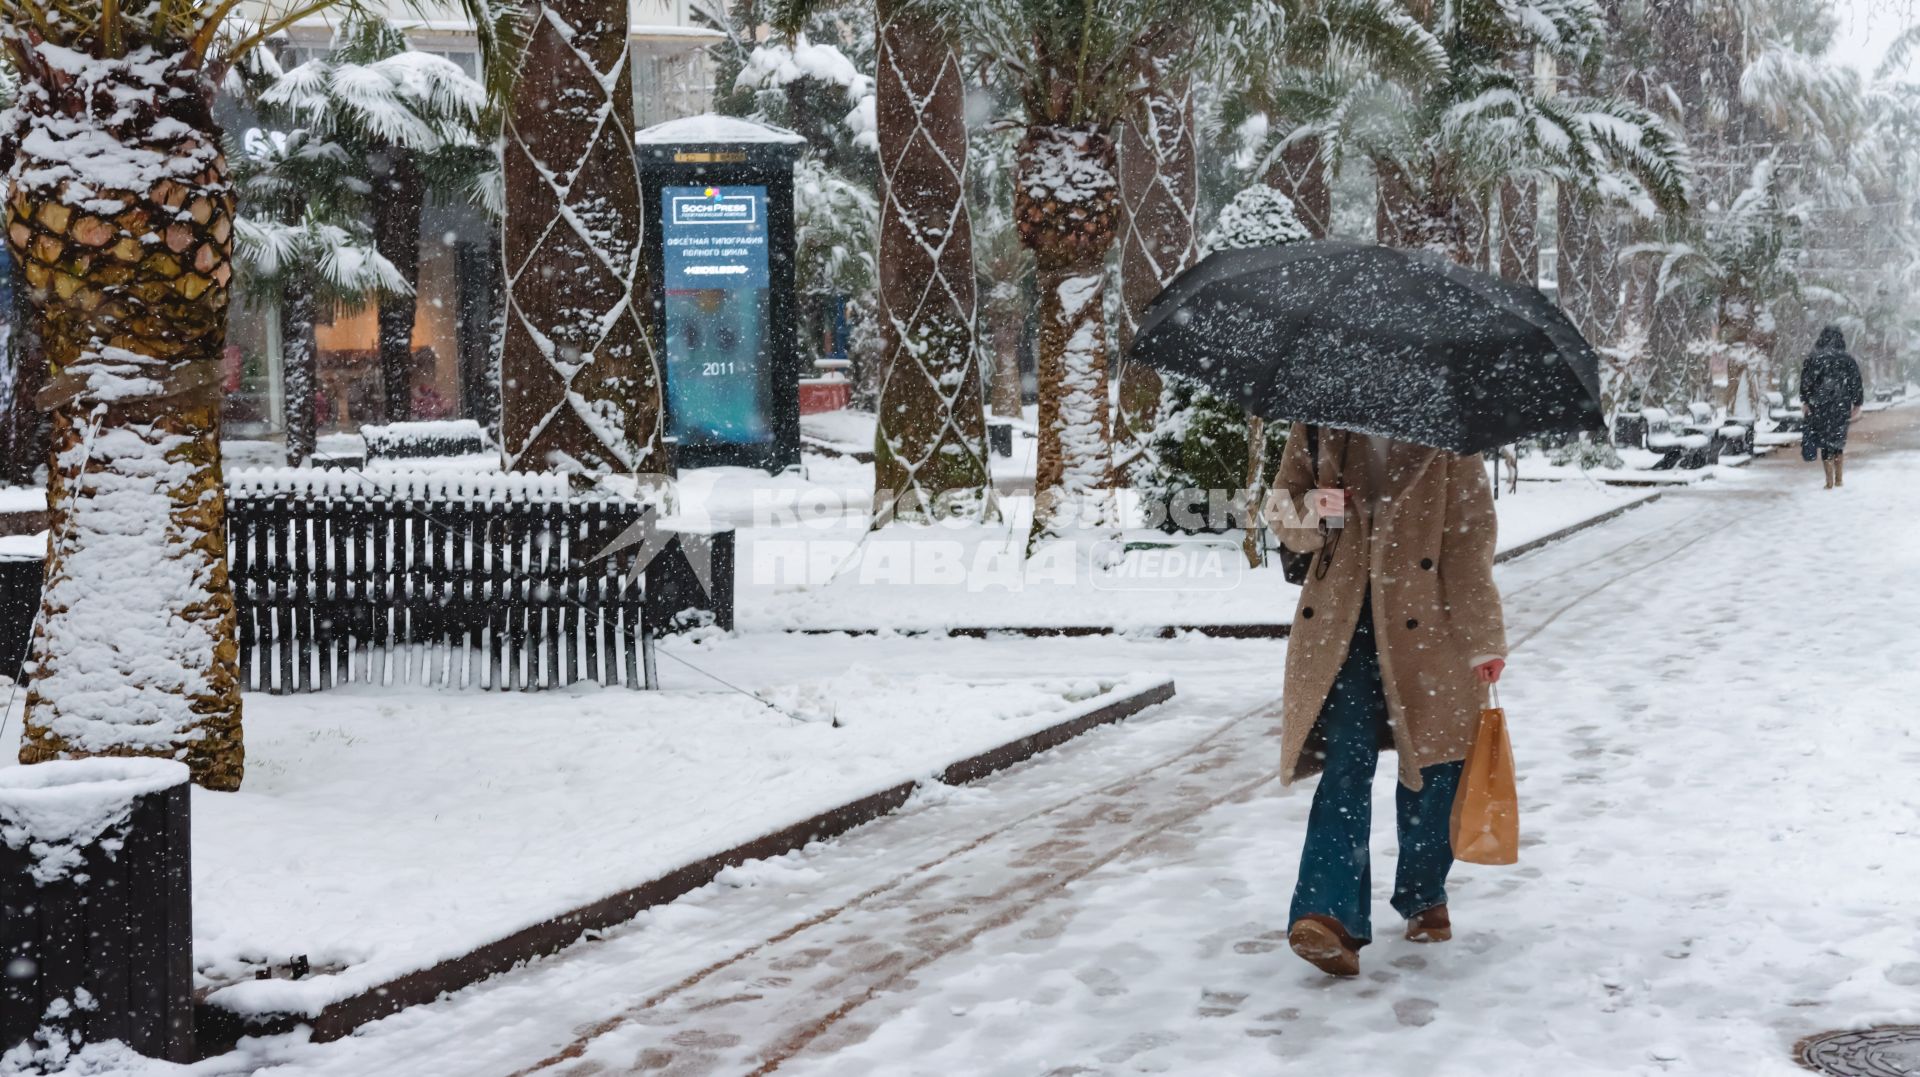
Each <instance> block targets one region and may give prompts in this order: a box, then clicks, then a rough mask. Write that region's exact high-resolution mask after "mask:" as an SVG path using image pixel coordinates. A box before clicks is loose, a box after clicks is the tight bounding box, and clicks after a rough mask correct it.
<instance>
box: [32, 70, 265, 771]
mask: <svg viewBox="0 0 1920 1077" xmlns="http://www.w3.org/2000/svg"><path fill="white" fill-rule="evenodd" d="M28 55H29V56H30V57H37V56H38V54H36V53H31V52H30V53H28ZM180 60H181V58H180V57H175V58H174V60H173V62H172V63H171V64H170V65H168V66H166V67H165V68H164V69H162V70H160V71H157V72H156V71H155V70H153V66H154V65H152V64H150V63H149V64H144V65H140V66H139V69H137V70H136V65H135V64H134V63H132V62H130V61H125V60H118V61H116V60H105V61H101V60H95V61H90V63H89V66H88V68H87V69H86V75H85V77H84V78H77V77H73V76H72V75H71V74H70V73H68V72H65V71H55V70H53V69H52V68H51V67H50V66H34V67H29V69H28V70H27V71H26V72H24V77H23V79H22V86H21V98H20V104H19V105H18V106H17V107H18V108H20V109H21V110H22V116H21V120H22V123H23V125H24V129H25V131H26V133H27V134H28V137H27V138H25V139H23V140H22V146H23V147H30V148H32V150H33V152H28V150H27V149H25V148H23V150H22V151H21V160H20V161H19V167H17V168H16V170H15V172H14V188H13V198H12V200H11V201H10V202H9V203H8V204H7V210H6V216H7V236H8V241H9V242H10V243H11V244H12V245H13V253H14V256H15V257H16V258H18V259H20V260H21V262H22V264H23V266H24V272H25V274H26V278H27V285H28V287H27V295H28V299H29V302H30V303H31V304H32V306H33V308H34V313H35V314H36V316H37V317H38V320H39V323H40V326H41V335H42V341H43V345H44V348H45V353H46V358H47V364H48V374H49V378H48V384H47V387H46V390H45V391H44V392H43V393H42V394H41V396H40V401H41V402H42V403H43V404H45V405H47V406H50V407H51V408H52V409H53V453H54V457H53V459H54V463H53V466H52V468H51V469H50V472H51V473H50V475H49V479H48V491H47V492H48V501H49V506H50V508H51V509H52V536H53V537H52V541H51V544H50V550H49V559H48V564H47V577H46V587H45V590H44V593H43V597H42V606H41V622H40V627H39V629H38V631H37V633H36V636H35V639H34V649H33V666H32V672H31V673H30V674H29V687H28V692H27V713H26V732H25V736H24V738H23V740H22V742H21V746H20V759H21V761H22V762H23V763H35V762H39V761H41V760H46V759H55V758H63V757H72V756H89V755H117V756H130V755H146V756H161V757H166V758H178V759H183V760H185V761H186V763H187V765H188V766H189V767H190V768H191V770H192V773H193V778H194V780H195V781H196V782H198V783H200V784H201V785H203V786H206V787H207V788H211V789H235V788H238V787H239V785H240V779H241V776H242V771H243V768H244V761H245V752H244V749H243V747H242V743H241V728H240V680H239V663H238V653H239V651H238V647H237V645H236V643H235V639H234V607H233V594H232V591H231V589H230V586H229V584H228V580H227V562H226V552H227V544H226V500H225V490H224V487H223V486H222V483H221V475H220V427H219V423H220V397H219V383H220V355H221V351H222V349H223V347H224V345H225V341H226V329H227V304H228V291H227V286H228V283H229V280H230V275H231V272H232V270H231V265H230V261H229V260H230V257H231V255H232V239H233V236H232V228H233V191H232V188H231V187H230V186H229V185H228V182H227V165H226V161H225V159H224V158H223V157H222V156H221V154H220V148H219V147H220V130H219V127H218V126H217V125H216V124H215V123H214V120H213V115H212V110H211V102H212V99H213V86H212V84H211V82H210V81H209V80H208V79H207V78H206V77H205V75H204V74H203V73H202V72H201V71H199V70H197V69H193V68H189V67H188V66H186V65H185V64H183V63H181V62H180ZM35 62H36V63H37V64H44V63H45V61H44V60H36V61H35ZM156 76H158V77H159V78H162V79H164V80H165V83H166V85H165V87H164V88H163V89H162V91H161V92H160V94H159V95H158V96H159V97H160V99H161V100H165V101H167V102H168V104H167V108H166V111H165V112H164V113H162V111H161V110H160V109H159V108H156V107H148V108H140V107H137V105H136V106H134V107H130V106H129V102H135V103H137V102H139V101H141V100H143V99H144V100H147V101H152V100H153V99H154V97H155V93H154V90H153V88H152V80H153V79H154V78H155V77H156ZM103 146H105V147H111V148H112V152H111V153H108V154H103V153H102V152H101V147H103ZM102 157H105V158H106V159H107V160H110V161H117V162H128V161H132V162H136V163H138V168H139V170H138V171H135V169H134V168H132V167H129V166H127V165H125V164H122V165H120V166H118V167H109V168H106V169H102V170H100V171H98V172H95V171H94V170H93V165H92V163H93V162H95V161H97V160H100V159H101V158H102ZM109 205H112V206H118V207H121V208H120V210H119V212H118V213H117V214H115V215H113V216H110V217H109V216H103V215H100V214H99V210H100V208H101V207H103V206H109Z"/></svg>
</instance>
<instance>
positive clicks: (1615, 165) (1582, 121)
mask: <svg viewBox="0 0 1920 1077" xmlns="http://www.w3.org/2000/svg"><path fill="white" fill-rule="evenodd" d="M1573 108H1574V110H1575V111H1574V113H1573V115H1574V119H1575V122H1576V123H1577V124H1578V126H1579V128H1580V129H1581V130H1582V131H1583V132H1584V134H1585V136H1586V139H1585V141H1586V143H1587V146H1588V147H1589V152H1590V153H1591V154H1592V155H1593V171H1592V173H1591V174H1592V175H1593V176H1595V177H1596V179H1598V180H1599V181H1600V188H1601V189H1600V190H1599V193H1600V194H1602V195H1603V196H1607V197H1611V198H1613V199H1614V200H1616V201H1632V200H1633V199H1632V198H1628V197H1621V196H1619V195H1615V194H1612V193H1610V192H1609V191H1608V190H1607V189H1606V185H1607V184H1609V183H1612V184H1618V185H1620V187H1621V188H1622V190H1623V191H1627V190H1637V191H1638V192H1640V193H1641V194H1643V195H1644V198H1645V202H1646V205H1645V207H1644V208H1643V215H1645V213H1648V212H1651V210H1652V209H1654V208H1659V209H1677V208H1679V207H1681V206H1684V205H1685V204H1686V202H1687V200H1688V199H1689V198H1690V197H1691V191H1692V183H1693V164H1692V161H1691V159H1690V156H1689V154H1688V153H1687V147H1686V142H1685V141H1684V140H1683V139H1682V138H1681V137H1680V134H1679V132H1677V131H1675V130H1674V129H1673V127H1672V126H1671V125H1670V124H1668V122H1667V121H1666V120H1665V119H1664V118H1662V117H1660V116H1658V115H1656V114H1655V113H1653V112H1652V111H1651V110H1648V109H1645V108H1642V107H1641V106H1639V105H1637V104H1634V103H1633V102H1631V101H1626V100H1622V99H1621V98H1617V97H1613V98H1607V99H1605V100H1602V101H1593V100H1584V99H1583V100H1579V101H1577V102H1575V103H1574V105H1573Z"/></svg>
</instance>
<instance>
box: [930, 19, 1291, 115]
mask: <svg viewBox="0 0 1920 1077" xmlns="http://www.w3.org/2000/svg"><path fill="white" fill-rule="evenodd" d="M904 6H905V7H907V8H909V9H911V10H916V11H920V12H924V13H926V14H928V15H930V16H932V17H933V18H936V19H938V20H939V21H940V22H941V23H942V24H943V25H945V26H946V27H947V28H948V30H949V32H951V33H953V34H955V35H957V36H958V37H959V39H961V40H964V41H966V42H967V43H968V44H969V45H970V46H971V47H972V48H973V49H974V50H975V51H976V52H977V54H978V55H980V56H982V57H983V58H985V59H987V60H988V61H989V62H991V63H994V64H996V65H997V66H999V67H1000V68H1001V69H1002V70H1003V71H1005V72H1007V73H1008V74H1009V75H1010V76H1012V78H1011V81H1012V83H1013V85H1014V87H1015V88H1016V90H1017V92H1018V95H1019V97H1020V98H1021V102H1022V104H1023V105H1024V107H1025V112H1026V120H1027V122H1028V123H1029V124H1046V125H1080V124H1101V125H1105V124H1110V123H1113V122H1115V121H1117V120H1118V119H1119V118H1120V117H1122V116H1124V115H1126V114H1127V112H1128V111H1129V110H1130V109H1131V107H1132V105H1133V102H1134V101H1135V99H1136V98H1138V97H1139V96H1140V95H1141V94H1142V93H1144V92H1145V91H1146V87H1147V86H1148V85H1149V84H1150V82H1151V80H1152V78H1153V77H1155V76H1165V75H1167V74H1169V73H1170V71H1169V69H1171V71H1172V72H1180V73H1184V72H1188V71H1191V70H1193V69H1195V68H1197V67H1199V66H1201V65H1202V64H1203V63H1205V62H1206V61H1208V60H1209V59H1210V58H1211V57H1213V56H1214V55H1215V54H1216V53H1217V50H1218V48H1220V47H1224V42H1225V41H1226V40H1227V38H1228V37H1229V36H1233V35H1238V36H1237V38H1236V39H1235V40H1236V42H1237V44H1236V45H1235V46H1234V47H1237V48H1240V49H1244V50H1247V51H1249V52H1260V51H1263V50H1271V49H1275V48H1277V47H1278V45H1279V42H1278V41H1273V40H1269V39H1268V35H1270V34H1271V33H1272V32H1273V31H1274V30H1276V29H1277V28H1279V27H1280V26H1281V25H1282V22H1283V20H1279V19H1274V18H1271V17H1267V16H1268V14H1269V13H1265V12H1263V13H1259V14H1260V16H1261V17H1259V18H1253V17H1249V15H1248V5H1247V4H1246V2H1245V0H1047V2H1042V3H1035V2H1033V0H907V2H906V4H905V5H904ZM1196 42H1197V43H1198V44H1195V43H1196Z"/></svg>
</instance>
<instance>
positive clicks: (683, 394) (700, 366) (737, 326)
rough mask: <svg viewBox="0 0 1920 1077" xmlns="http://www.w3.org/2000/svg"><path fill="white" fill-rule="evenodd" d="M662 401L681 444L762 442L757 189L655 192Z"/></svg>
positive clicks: (760, 200) (761, 202)
mask: <svg viewBox="0 0 1920 1077" xmlns="http://www.w3.org/2000/svg"><path fill="white" fill-rule="evenodd" d="M660 197H661V200H662V204H661V223H662V226H663V227H662V233H663V235H662V253H663V258H662V263H663V268H664V269H665V272H666V280H665V286H666V287H665V291H666V312H665V313H666V338H667V339H666V345H667V399H668V406H669V410H670V412H671V414H672V419H673V422H672V426H671V433H672V434H673V435H674V436H675V437H677V438H679V440H680V442H681V444H683V445H684V444H694V445H699V444H729V445H741V444H751V443H755V442H762V441H767V440H769V439H771V438H772V436H773V432H772V417H771V415H770V414H769V412H770V408H771V404H772V395H773V393H772V347H771V343H772V342H771V339H770V338H771V333H770V328H771V326H770V320H771V319H770V317H769V311H770V305H771V295H772V288H771V280H770V278H769V274H768V268H767V189H766V188H765V187H764V186H757V185H756V186H729V187H663V188H662V189H661V191H660Z"/></svg>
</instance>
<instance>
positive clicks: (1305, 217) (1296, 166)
mask: <svg viewBox="0 0 1920 1077" xmlns="http://www.w3.org/2000/svg"><path fill="white" fill-rule="evenodd" d="M1320 148H1321V147H1320V140H1319V139H1318V138H1300V139H1295V140H1294V141H1292V142H1290V143H1288V144H1287V146H1286V148H1285V149H1283V150H1281V151H1280V156H1278V157H1276V158H1274V161H1273V164H1272V165H1271V166H1269V167H1268V168H1267V174H1266V175H1265V176H1262V177H1261V182H1263V183H1265V184H1266V185H1267V186H1269V187H1271V188H1273V189H1274V190H1276V191H1279V192H1280V193H1281V194H1284V195H1286V196H1287V197H1288V198H1290V199H1292V200H1293V213H1294V216H1296V217H1298V218H1300V223H1301V224H1303V225H1305V226H1306V229H1307V232H1308V234H1309V235H1311V236H1313V238H1315V239H1325V238H1327V236H1328V235H1330V234H1332V232H1333V184H1332V183H1331V182H1330V181H1329V177H1328V175H1327V163H1326V161H1325V160H1323V159H1322V157H1321V155H1320Z"/></svg>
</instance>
